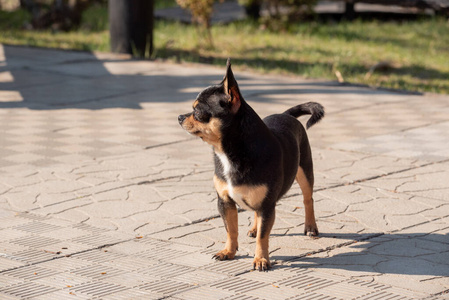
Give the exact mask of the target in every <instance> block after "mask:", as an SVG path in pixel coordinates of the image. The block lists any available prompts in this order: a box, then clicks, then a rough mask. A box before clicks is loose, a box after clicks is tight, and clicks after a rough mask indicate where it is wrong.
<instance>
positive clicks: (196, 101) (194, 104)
mask: <svg viewBox="0 0 449 300" xmlns="http://www.w3.org/2000/svg"><path fill="white" fill-rule="evenodd" d="M197 105H198V100H195V102H193V105H192V107H193V108H195V107H196V106H197Z"/></svg>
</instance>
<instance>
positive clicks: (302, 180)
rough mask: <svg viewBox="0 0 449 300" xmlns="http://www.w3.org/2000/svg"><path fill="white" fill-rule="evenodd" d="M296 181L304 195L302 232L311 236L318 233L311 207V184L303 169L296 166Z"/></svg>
mask: <svg viewBox="0 0 449 300" xmlns="http://www.w3.org/2000/svg"><path fill="white" fill-rule="evenodd" d="M296 181H297V182H298V184H299V186H300V187H301V191H302V195H303V197H304V209H305V211H306V221H305V225H304V226H305V227H304V233H305V234H309V235H312V236H316V235H318V227H317V226H316V221H315V212H314V209H313V198H312V194H313V186H311V184H310V183H309V181H308V180H307V177H306V175H305V174H304V170H303V169H302V168H301V167H298V171H297V173H296Z"/></svg>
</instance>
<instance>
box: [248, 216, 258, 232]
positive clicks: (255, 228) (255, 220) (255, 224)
mask: <svg viewBox="0 0 449 300" xmlns="http://www.w3.org/2000/svg"><path fill="white" fill-rule="evenodd" d="M248 236H249V237H253V238H255V237H256V236H257V212H254V221H253V226H252V227H251V229H250V230H249V231H248Z"/></svg>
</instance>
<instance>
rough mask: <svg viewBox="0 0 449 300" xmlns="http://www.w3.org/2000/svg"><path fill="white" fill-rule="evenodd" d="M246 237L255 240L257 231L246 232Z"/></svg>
mask: <svg viewBox="0 0 449 300" xmlns="http://www.w3.org/2000/svg"><path fill="white" fill-rule="evenodd" d="M248 236H249V237H252V238H255V237H256V236H257V229H251V230H249V231H248Z"/></svg>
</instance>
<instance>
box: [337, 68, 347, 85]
mask: <svg viewBox="0 0 449 300" xmlns="http://www.w3.org/2000/svg"><path fill="white" fill-rule="evenodd" d="M335 76H337V79H338V82H340V83H341V82H345V79H344V78H343V75H341V73H340V71H338V70H336V71H335Z"/></svg>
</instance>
